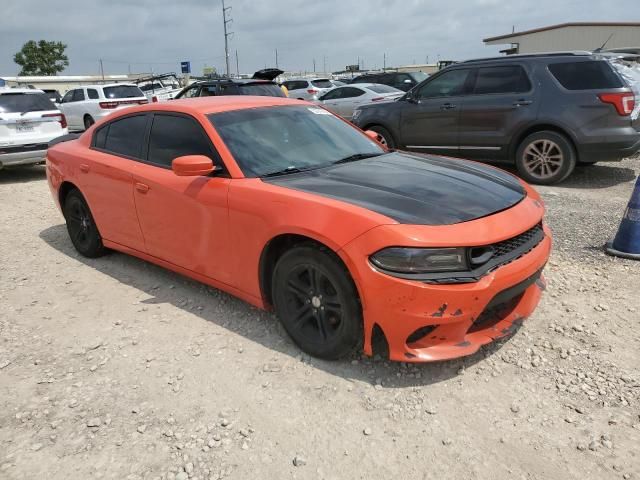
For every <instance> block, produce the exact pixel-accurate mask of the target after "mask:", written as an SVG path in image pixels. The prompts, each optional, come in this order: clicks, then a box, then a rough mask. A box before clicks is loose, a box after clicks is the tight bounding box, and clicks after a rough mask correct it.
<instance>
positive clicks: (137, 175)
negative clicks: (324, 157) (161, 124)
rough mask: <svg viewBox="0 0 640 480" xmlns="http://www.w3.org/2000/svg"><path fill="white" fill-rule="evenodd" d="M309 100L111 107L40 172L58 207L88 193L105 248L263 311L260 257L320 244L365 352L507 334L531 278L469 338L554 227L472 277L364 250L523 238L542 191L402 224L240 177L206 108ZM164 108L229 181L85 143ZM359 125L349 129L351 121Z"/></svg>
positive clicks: (422, 355) (463, 346)
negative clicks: (209, 152) (424, 270)
mask: <svg viewBox="0 0 640 480" xmlns="http://www.w3.org/2000/svg"><path fill="white" fill-rule="evenodd" d="M290 104H307V103H306V102H301V101H297V100H292V99H284V98H276V97H211V98H201V99H188V100H177V101H172V102H167V103H154V104H148V105H144V106H136V107H131V108H127V109H124V110H122V111H117V112H115V113H114V114H112V115H111V116H109V117H107V118H106V119H104V120H102V121H101V122H99V123H97V124H96V125H95V126H93V127H91V128H90V129H89V130H88V131H87V132H85V133H84V134H83V135H82V136H81V137H80V138H79V139H77V140H75V141H69V142H64V143H60V144H58V145H56V146H55V147H53V148H51V149H50V150H49V152H48V154H47V178H48V181H49V186H50V189H51V192H52V194H53V197H54V199H55V200H56V202H58V206H60V205H59V198H60V188H61V185H62V184H63V182H68V183H70V184H72V185H74V186H76V187H77V188H78V189H79V190H80V191H81V192H82V194H83V195H84V197H85V199H86V200H87V203H88V204H89V207H90V209H91V211H92V213H93V216H94V220H95V222H96V225H97V227H98V229H99V231H100V233H101V235H102V237H103V242H104V245H105V246H106V247H109V248H112V249H114V250H119V251H122V252H125V253H128V254H131V255H134V256H137V257H139V258H142V259H144V260H147V261H150V262H153V263H156V264H159V265H161V266H163V267H165V268H168V269H171V270H173V271H176V272H178V273H180V274H183V275H186V276H189V277H191V278H194V279H196V280H198V281H200V282H203V283H206V284H209V285H212V286H214V287H216V288H220V289H222V290H225V291H227V292H229V293H231V294H233V295H236V296H238V297H240V298H242V299H243V300H245V301H247V302H249V303H251V304H253V305H255V306H257V307H259V308H270V305H269V303H268V299H266V298H265V296H264V292H263V291H262V290H261V285H260V281H259V264H260V257H261V255H262V253H263V251H264V249H265V247H266V246H267V245H268V244H269V242H270V241H272V240H273V239H274V238H276V237H278V236H279V235H285V234H297V235H303V236H306V237H309V238H311V239H314V240H316V241H317V242H320V243H322V244H324V245H325V246H327V247H328V248H330V249H331V250H333V251H334V252H336V253H337V254H338V255H339V256H340V258H341V259H342V260H343V261H344V263H345V265H346V266H347V268H348V270H349V272H350V273H351V275H352V277H353V280H354V282H355V284H356V287H357V290H358V293H359V296H360V300H361V303H362V308H363V318H364V327H365V328H364V331H365V338H364V351H365V352H366V353H367V354H371V332H372V329H373V327H374V325H378V326H379V327H380V328H381V329H382V331H383V332H384V334H385V336H386V338H387V340H388V343H389V347H390V358H391V359H393V360H401V361H432V360H442V359H448V358H454V357H459V356H463V355H468V354H471V353H473V352H475V351H477V350H478V348H479V347H480V346H481V345H483V344H486V343H488V342H490V341H492V340H493V339H495V338H498V337H501V336H504V335H507V334H509V333H510V332H511V331H512V329H513V326H517V325H518V323H519V322H520V321H521V320H522V319H523V318H524V317H527V316H528V315H529V314H530V313H531V312H532V311H533V310H534V308H535V306H536V305H537V303H538V300H539V298H540V294H541V289H542V287H543V283H544V281H543V280H542V279H541V280H539V281H538V282H537V283H535V284H533V285H531V286H530V287H528V289H527V290H526V292H525V294H524V295H523V296H522V297H521V299H520V301H519V303H518V304H517V306H516V307H515V308H514V309H513V311H512V312H511V313H509V314H508V315H506V316H505V317H504V318H503V319H501V321H500V322H498V323H497V324H496V325H494V326H493V327H492V328H491V329H490V330H488V331H479V332H476V333H471V334H468V333H466V332H467V330H468V328H469V326H470V325H471V323H472V322H473V320H474V319H475V318H477V316H478V315H479V314H480V313H481V312H482V310H483V309H484V307H485V306H486V305H487V304H488V302H489V301H490V300H491V299H492V298H493V296H494V295H495V294H496V293H498V292H500V291H501V290H504V289H505V288H508V287H509V286H512V285H514V284H517V283H518V282H520V281H522V280H524V279H526V278H528V277H529V276H531V275H533V274H534V273H535V272H537V271H539V270H540V269H542V268H543V266H544V265H545V263H546V261H547V259H548V257H549V253H550V246H551V238H550V232H549V231H548V229H547V228H546V227H545V239H544V240H543V241H542V242H541V243H540V244H538V246H537V247H535V248H534V250H533V251H531V252H529V253H528V254H527V255H524V256H523V257H521V258H519V259H517V260H515V261H513V262H512V263H510V264H508V265H504V266H501V267H499V268H497V269H496V270H494V271H492V272H490V273H489V274H487V275H486V276H484V277H483V278H482V279H481V280H480V281H478V282H476V283H467V284H453V285H432V284H424V283H420V282H415V281H409V280H402V279H399V278H395V277H391V276H388V275H386V274H383V273H380V272H379V271H377V270H376V269H375V268H374V267H373V266H372V265H371V264H370V263H369V261H368V257H369V256H370V255H371V254H373V253H375V252H376V251H378V250H380V249H381V248H383V247H386V246H390V245H400V244H402V245H403V246H423V247H424V246H438V247H446V246H467V245H469V246H471V245H473V246H477V245H485V244H491V243H495V242H499V241H502V240H505V239H508V238H511V237H514V236H516V235H518V234H519V233H521V232H523V231H525V230H527V229H528V228H531V227H532V226H534V225H536V224H537V223H539V222H541V220H542V217H543V214H544V208H543V205H542V203H541V200H540V197H539V196H538V194H537V193H536V192H535V191H534V190H533V189H532V188H531V187H529V186H526V185H525V188H526V190H527V197H526V198H525V199H524V200H523V201H521V202H520V203H519V204H518V205H516V206H514V207H513V208H510V209H508V210H505V211H502V212H499V213H496V214H493V215H490V216H488V217H485V218H481V219H478V220H473V221H469V222H465V223H460V224H454V225H447V226H424V225H401V224H398V223H397V222H396V221H395V220H393V219H390V218H388V217H386V216H384V215H381V214H378V213H376V212H373V211H370V210H367V209H364V208H362V207H359V206H356V205H352V204H347V203H344V202H341V201H338V200H333V199H331V198H327V197H323V196H320V195H315V194H311V193H305V192H301V191H296V190H292V189H288V188H283V187H279V186H276V185H273V184H269V183H265V182H263V181H261V180H260V179H257V178H245V177H244V175H243V174H242V171H241V170H240V168H239V167H238V165H237V164H236V162H235V161H234V159H233V157H232V156H231V154H230V152H229V150H228V149H227V147H226V146H225V145H224V143H223V142H222V140H221V139H220V137H219V136H218V134H217V133H216V131H215V129H214V127H213V126H212V125H211V123H210V122H209V121H208V119H207V117H206V115H207V114H210V113H214V112H218V111H227V110H233V109H244V108H252V107H260V106H271V105H274V106H275V105H290ZM153 111H171V112H180V113H182V114H186V115H190V116H191V117H193V118H195V119H196V120H197V121H198V122H199V123H200V124H201V125H202V127H203V128H204V130H205V132H206V133H207V134H208V135H209V137H210V138H211V140H212V143H213V145H214V147H215V148H216V150H217V151H218V153H219V155H220V157H221V159H222V162H223V163H224V165H225V167H226V170H227V172H228V173H229V175H228V177H221V176H215V177H180V176H177V175H175V174H174V173H173V172H172V171H171V170H167V169H162V168H158V167H155V166H152V165H148V164H144V163H141V162H135V161H132V160H128V159H124V158H120V157H117V156H114V155H109V154H105V153H102V152H99V151H96V150H93V149H90V148H89V147H90V144H91V138H92V133H93V131H94V129H95V128H96V127H99V126H100V125H101V124H102V123H103V122H106V121H109V120H112V119H113V118H116V117H118V116H122V115H128V114H131V113H134V112H153ZM354 128H355V127H354ZM432 324H437V325H440V326H439V327H437V328H436V329H435V330H434V331H433V332H432V335H430V336H429V337H428V338H425V339H422V340H421V341H420V342H418V343H414V344H411V345H407V344H406V339H407V337H408V335H409V334H410V333H411V332H413V331H414V330H415V329H416V328H418V327H421V326H424V325H432Z"/></svg>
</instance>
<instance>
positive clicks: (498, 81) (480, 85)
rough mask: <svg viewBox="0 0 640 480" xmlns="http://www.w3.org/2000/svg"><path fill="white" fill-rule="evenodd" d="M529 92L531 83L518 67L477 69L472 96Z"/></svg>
mask: <svg viewBox="0 0 640 480" xmlns="http://www.w3.org/2000/svg"><path fill="white" fill-rule="evenodd" d="M529 90H531V83H530V82H529V78H528V77H527V74H526V72H525V71H524V69H523V68H522V67H521V66H520V65H507V66H504V67H482V68H479V69H478V74H477V77H476V85H475V88H474V90H473V93H474V94H477V95H481V94H491V93H522V92H528V91H529Z"/></svg>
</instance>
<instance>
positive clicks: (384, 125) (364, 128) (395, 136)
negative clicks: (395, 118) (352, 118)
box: [360, 121, 400, 146]
mask: <svg viewBox="0 0 640 480" xmlns="http://www.w3.org/2000/svg"><path fill="white" fill-rule="evenodd" d="M371 127H382V128H384V129H385V130H386V131H387V132H389V135H391V137H392V138H393V141H394V143H395V144H396V146H398V145H400V143H399V141H398V134H397V133H396V132H395V130H394V129H393V128H391V127H389V124H388V123H386V122H378V121H369V122H367V123H365V124H364V125H363V126H362V127H360V128H361V129H362V131H363V132H366V131H367V130H370V129H371Z"/></svg>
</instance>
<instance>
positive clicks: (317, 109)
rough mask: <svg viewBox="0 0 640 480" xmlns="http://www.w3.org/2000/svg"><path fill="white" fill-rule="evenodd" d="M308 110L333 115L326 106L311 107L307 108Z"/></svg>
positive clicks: (318, 113) (317, 113)
mask: <svg viewBox="0 0 640 480" xmlns="http://www.w3.org/2000/svg"><path fill="white" fill-rule="evenodd" d="M307 110H309V111H310V112H311V113H315V114H316V115H331V112H328V111H327V110H325V109H324V108H314V107H309V108H307Z"/></svg>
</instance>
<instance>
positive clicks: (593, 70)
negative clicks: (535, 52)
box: [549, 60, 624, 90]
mask: <svg viewBox="0 0 640 480" xmlns="http://www.w3.org/2000/svg"><path fill="white" fill-rule="evenodd" d="M549 71H550V72H551V73H552V74H553V76H554V77H556V80H558V82H560V85H562V86H563V87H564V88H566V89H567V90H595V89H603V88H622V87H624V84H623V83H622V80H620V78H619V77H618V76H617V75H616V74H615V73H614V72H613V70H612V69H611V67H610V66H609V64H608V63H607V62H604V61H597V60H594V61H589V62H571V63H552V64H551V65H549Z"/></svg>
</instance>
